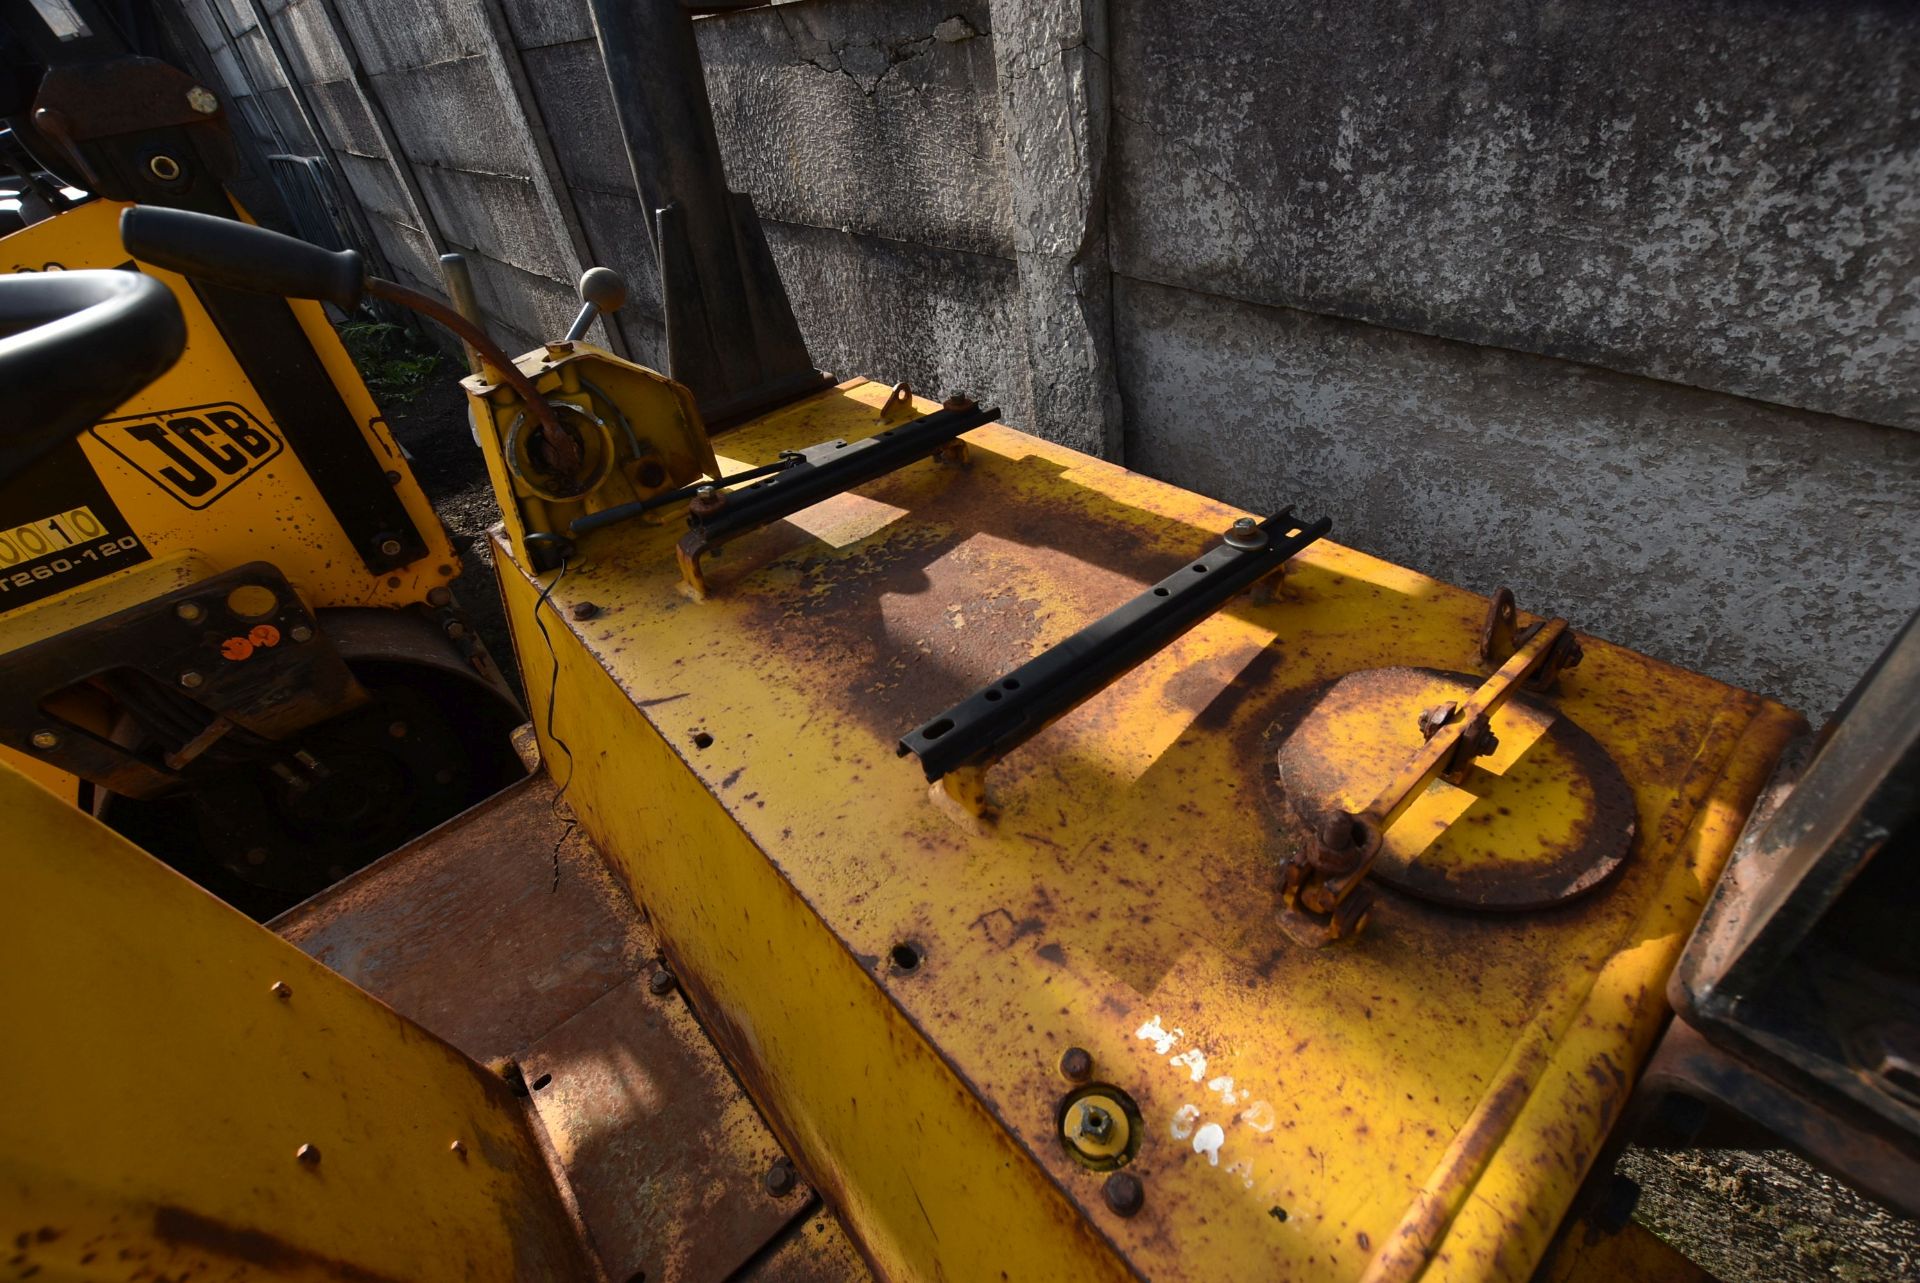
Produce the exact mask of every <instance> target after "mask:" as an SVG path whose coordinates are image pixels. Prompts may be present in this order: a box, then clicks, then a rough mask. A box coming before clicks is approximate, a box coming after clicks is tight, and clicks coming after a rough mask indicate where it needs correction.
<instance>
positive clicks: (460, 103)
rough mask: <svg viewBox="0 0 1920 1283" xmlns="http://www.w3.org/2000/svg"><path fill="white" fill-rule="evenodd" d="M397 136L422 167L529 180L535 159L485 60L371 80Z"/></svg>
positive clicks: (461, 61) (414, 69)
mask: <svg viewBox="0 0 1920 1283" xmlns="http://www.w3.org/2000/svg"><path fill="white" fill-rule="evenodd" d="M369 79H370V81H371V83H372V85H373V92H374V93H375V94H377V95H379V98H380V102H381V105H382V106H384V107H385V108H386V110H387V118H388V119H389V120H391V121H392V122H393V132H394V136H395V137H397V138H399V139H401V140H403V145H404V146H405V148H406V152H407V155H408V156H410V157H412V158H413V159H414V160H415V161H416V162H418V163H420V164H423V165H438V166H441V167H442V168H445V169H464V170H466V171H468V172H469V173H476V174H511V175H514V176H515V177H520V178H527V177H530V176H531V175H532V173H533V157H532V153H531V150H530V146H529V143H528V141H527V138H526V134H525V132H524V131H523V130H522V129H521V127H520V124H519V121H520V114H519V112H517V111H511V110H508V109H507V107H506V105H505V103H504V102H503V101H502V99H501V93H500V85H499V82H498V81H497V80H495V79H494V75H493V70H492V68H491V67H489V66H488V64H487V61H486V59H485V58H484V57H482V56H481V55H479V54H474V55H472V56H470V57H465V58H461V59H458V60H457V61H454V62H442V63H435V64H434V65H433V66H430V67H410V68H407V69H406V70H404V71H388V72H382V73H380V74H379V75H376V76H371V77H369Z"/></svg>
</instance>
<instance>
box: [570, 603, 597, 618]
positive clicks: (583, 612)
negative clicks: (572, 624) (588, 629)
mask: <svg viewBox="0 0 1920 1283" xmlns="http://www.w3.org/2000/svg"><path fill="white" fill-rule="evenodd" d="M572 613H573V617H574V618H575V619H592V618H593V617H594V616H595V615H597V614H599V613H600V608H599V607H598V606H596V605H594V604H593V603H592V602H590V601H576V602H574V603H573V612H572Z"/></svg>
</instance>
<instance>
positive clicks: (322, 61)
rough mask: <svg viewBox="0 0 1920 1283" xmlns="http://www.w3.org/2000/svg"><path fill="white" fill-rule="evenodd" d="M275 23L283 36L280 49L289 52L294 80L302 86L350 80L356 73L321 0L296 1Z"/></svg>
mask: <svg viewBox="0 0 1920 1283" xmlns="http://www.w3.org/2000/svg"><path fill="white" fill-rule="evenodd" d="M273 22H274V26H275V29H276V30H277V31H278V32H279V34H280V47H281V48H283V49H285V50H286V51H287V62H288V64H289V65H290V66H291V67H292V69H293V75H294V78H295V79H296V80H298V81H300V82H301V83H302V84H313V83H314V82H315V81H320V80H346V79H348V78H349V77H350V76H351V75H352V74H353V70H352V67H351V66H350V65H349V64H348V62H347V57H346V53H345V51H344V50H342V49H341V47H340V42H339V40H337V39H336V38H335V37H334V34H333V28H331V27H330V26H328V25H327V17H326V13H325V12H324V11H323V10H322V9H321V7H320V4H319V3H318V0H293V3H290V4H288V5H286V6H284V7H283V8H282V9H281V10H280V12H279V13H278V15H276V16H275V17H274V19H273Z"/></svg>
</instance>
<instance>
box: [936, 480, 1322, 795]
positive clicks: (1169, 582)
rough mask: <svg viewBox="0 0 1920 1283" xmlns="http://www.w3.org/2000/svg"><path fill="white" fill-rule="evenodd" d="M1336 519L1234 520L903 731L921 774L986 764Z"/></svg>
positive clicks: (1275, 565) (1195, 621)
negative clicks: (1075, 627) (1046, 645)
mask: <svg viewBox="0 0 1920 1283" xmlns="http://www.w3.org/2000/svg"><path fill="white" fill-rule="evenodd" d="M1332 528H1333V522H1332V520H1331V519H1329V518H1326V517H1322V518H1320V520H1318V521H1314V522H1308V523H1302V522H1299V521H1296V520H1294V517H1293V513H1292V512H1291V511H1288V512H1282V513H1280V514H1279V515H1277V516H1273V517H1269V518H1267V520H1265V521H1263V522H1258V523H1256V522H1254V521H1253V520H1252V519H1251V518H1247V519H1244V521H1243V522H1242V523H1237V524H1236V525H1235V526H1234V528H1233V530H1232V531H1230V532H1229V533H1228V535H1227V538H1226V541H1225V542H1223V543H1221V544H1220V545H1219V546H1218V547H1215V548H1212V549H1209V550H1208V551H1207V552H1205V553H1203V554H1202V555H1201V556H1199V557H1196V558H1195V559H1194V560H1193V561H1191V562H1189V563H1187V564H1186V565H1185V566H1182V567H1181V568H1180V569H1179V570H1178V571H1176V572H1174V573H1173V574H1171V575H1169V576H1168V577H1167V578H1165V579H1163V580H1161V581H1160V582H1159V583H1158V584H1155V585H1154V586H1153V587H1152V588H1149V589H1148V590H1147V591H1145V592H1143V593H1141V594H1140V595H1139V596H1138V597H1135V598H1134V599H1133V600H1132V601H1130V602H1128V603H1127V604H1126V605H1124V606H1122V607H1120V608H1119V609H1118V610H1115V611H1114V612H1112V613H1111V614H1109V615H1107V616H1105V617H1104V618H1102V619H1099V620H1097V621H1095V622H1094V623H1091V624H1089V625H1087V626H1086V627H1085V628H1083V629H1081V630H1080V631H1079V632H1077V633H1075V634H1074V635H1073V636H1071V637H1069V638H1067V639H1066V640H1065V641H1063V642H1060V643H1059V644H1058V645H1056V646H1053V647H1051V648H1050V649H1048V650H1047V651H1045V652H1043V653H1042V654H1040V655H1037V656H1035V657H1034V658H1033V659H1030V660H1028V661H1027V662H1026V663H1024V664H1022V665H1021V666H1020V667H1018V668H1016V669H1014V670H1013V671H1012V672H1010V673H1007V674H1006V675H1005V676H1003V677H1001V678H999V679H998V680H996V681H994V682H991V683H989V684H988V685H986V686H983V687H981V688H980V689H979V690H977V691H975V692H974V693H973V694H971V695H969V696H967V698H965V699H963V700H961V701H960V702H959V703H958V704H955V705H954V706H953V707H952V708H950V709H948V710H947V711H946V712H944V713H942V714H940V716H938V717H936V718H933V719H932V720H931V721H928V722H926V723H925V724H923V725H921V726H919V727H917V728H916V729H914V730H911V731H909V732H907V734H905V735H903V736H902V737H901V738H900V750H899V751H900V755H901V756H902V757H904V756H906V755H907V754H908V753H914V754H918V755H919V758H920V766H921V769H923V770H924V771H925V772H926V775H927V779H929V780H938V779H940V778H941V777H942V776H944V775H947V774H948V773H950V772H952V771H956V770H959V769H961V768H962V767H969V766H971V767H986V766H990V765H991V764H993V763H994V762H996V761H998V760H999V759H1000V758H1002V757H1005V756H1006V755H1007V754H1008V753H1010V752H1012V751H1013V750H1014V749H1016V748H1018V747H1019V746H1020V745H1021V744H1023V743H1025V742H1026V741H1027V740H1028V739H1030V738H1032V737H1033V736H1034V735H1037V734H1039V733H1040V731H1041V730H1042V729H1043V728H1045V727H1046V726H1047V725H1048V724H1049V723H1050V722H1052V721H1054V720H1055V719H1057V718H1059V717H1061V716H1063V715H1065V714H1066V713H1069V712H1071V711H1072V710H1073V709H1074V708H1076V707H1078V706H1079V705H1080V704H1081V703H1083V702H1084V701H1085V700H1087V699H1089V698H1090V697H1092V696H1094V695H1096V694H1098V693H1099V692H1100V691H1102V690H1104V689H1105V688H1106V687H1107V686H1109V685H1110V684H1112V683H1113V682H1114V681H1115V680H1116V679H1117V678H1119V677H1120V676H1121V674H1123V673H1125V672H1127V671H1128V670H1129V669H1132V668H1134V667H1136V666H1137V665H1139V664H1140V663H1141V662H1143V661H1144V660H1146V659H1147V658H1148V657H1149V656H1151V655H1153V654H1154V653H1155V652H1157V651H1159V650H1161V649H1162V648H1164V647H1165V646H1167V645H1168V644H1169V643H1171V642H1172V641H1174V640H1175V639H1176V638H1178V637H1179V636H1181V635H1182V634H1183V633H1185V632H1187V631H1188V630H1189V629H1191V628H1193V627H1194V626H1195V625H1197V624H1199V623H1200V622H1201V621H1203V620H1205V619H1206V618H1207V617H1208V616H1210V615H1212V614H1213V613H1214V612H1215V611H1217V610H1219V609H1220V608H1221V607H1222V606H1224V605H1226V604H1227V602H1229V601H1231V600H1232V599H1233V598H1234V597H1236V596H1238V595H1239V594H1240V593H1241V592H1243V591H1245V590H1246V589H1248V588H1250V587H1252V586H1253V585H1254V584H1255V583H1257V582H1258V581H1260V580H1261V579H1264V578H1265V577H1266V576H1268V575H1270V574H1272V573H1273V572H1275V571H1276V570H1278V569H1280V567H1281V566H1283V565H1285V564H1286V562H1287V560H1288V559H1289V558H1291V557H1292V556H1293V555H1294V554H1296V553H1298V552H1299V551H1300V550H1301V549H1303V548H1305V547H1307V546H1308V545H1309V544H1311V543H1313V542H1314V541H1315V540H1317V539H1319V538H1320V537H1321V536H1322V535H1324V534H1326V533H1327V531H1329V530H1331V529H1332Z"/></svg>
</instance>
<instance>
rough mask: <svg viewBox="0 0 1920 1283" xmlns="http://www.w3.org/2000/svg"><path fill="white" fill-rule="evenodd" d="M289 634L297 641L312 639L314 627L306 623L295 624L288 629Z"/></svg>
mask: <svg viewBox="0 0 1920 1283" xmlns="http://www.w3.org/2000/svg"><path fill="white" fill-rule="evenodd" d="M287 636H289V637H291V638H293V639H294V640H295V641H297V642H304V641H312V640H313V629H311V628H309V627H307V626H306V625H305V624H295V625H294V626H293V627H292V628H290V629H288V630H287Z"/></svg>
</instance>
